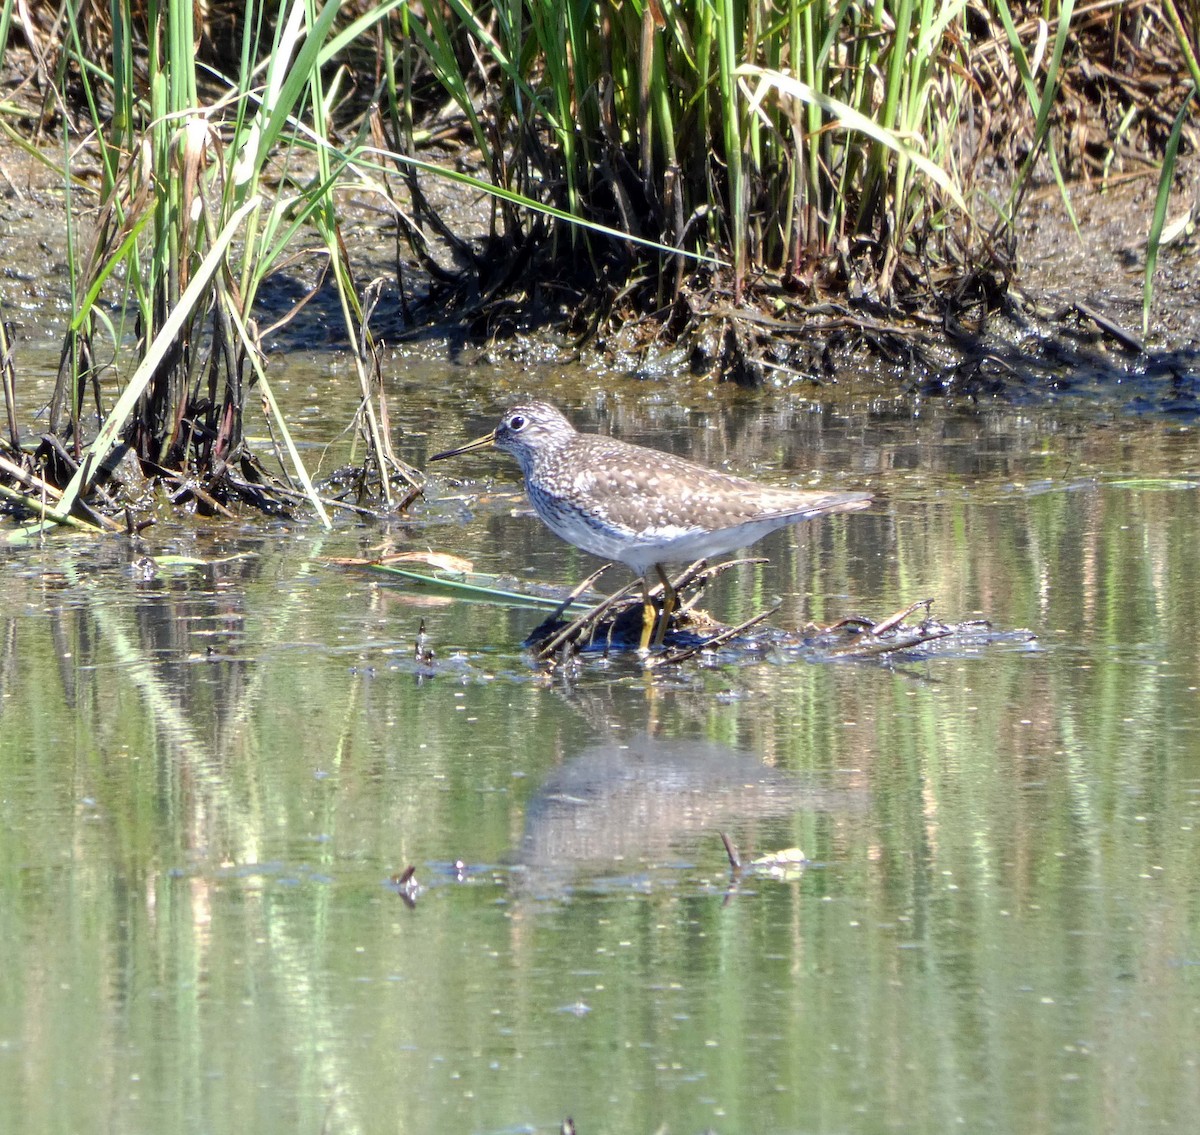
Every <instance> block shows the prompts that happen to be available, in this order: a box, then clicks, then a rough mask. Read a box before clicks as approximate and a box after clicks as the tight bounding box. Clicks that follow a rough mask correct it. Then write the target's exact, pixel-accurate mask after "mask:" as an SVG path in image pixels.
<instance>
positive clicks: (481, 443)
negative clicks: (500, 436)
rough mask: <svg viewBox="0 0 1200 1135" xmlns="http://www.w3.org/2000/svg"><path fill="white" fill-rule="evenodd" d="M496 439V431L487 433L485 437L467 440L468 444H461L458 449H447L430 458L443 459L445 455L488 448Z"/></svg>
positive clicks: (453, 455)
mask: <svg viewBox="0 0 1200 1135" xmlns="http://www.w3.org/2000/svg"><path fill="white" fill-rule="evenodd" d="M495 440H496V431H495V430H492V432H491V433H486V434H484V435H483V437H477V438H476V439H475V440H474V441H469V442H467V444H466V445H460V446H459V447H458V448H457V449H447V450H445V451H444V452H442V453H435V454H434V455H433V456H432V457H431V458H430V459H429V460H430V461H441V460H442V458H443V457H457V456H458V455H459V454H460V453H470V452H471V450H472V449H486V448H487V447H488V446H489V445H492V444H493V443H494V442H495Z"/></svg>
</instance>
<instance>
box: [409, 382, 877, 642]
mask: <svg viewBox="0 0 1200 1135" xmlns="http://www.w3.org/2000/svg"><path fill="white" fill-rule="evenodd" d="M489 445H494V446H495V447H496V448H497V449H502V450H504V451H505V452H506V453H511V454H512V455H513V456H514V457H515V458H516V459H517V460H518V461H519V462H520V463H521V472H522V473H524V474H525V492H526V493H527V494H528V495H529V501H530V503H531V504H532V505H533V507H534V509H535V510H536V511H537V514H538V516H540V517H541V518H542V520H543V521H544V522H545V523H546V525H547V526H548V527H549V528H550V530H551V531H552V532H554V533H555V534H556V535H558V536H561V537H562V538H563V539H564V540H566V541H567V542H568V543H569V544H574V545H575V546H576V547H577V548H582V549H583V550H584V551H585V552H591V553H592V554H593V555H597V556H602V557H604V558H605V559H608V560H616V561H617V562H619V563H622V564H624V565H625V566H626V567H628V568H631V569H632V570H633V571H635V572H637V574H638V575H639V576H641V579H642V639H641V647H640V649H641V650H643V651H644V650H646V649H647V647H648V646H649V645H650V640H651V636H652V634H653V632H654V624H655V617H654V607H653V605H652V604H651V602H650V593H649V592H650V584H649V580H650V572H651V571H654V572H655V573H657V575H658V578H659V579H660V580H661V581H662V584H663V595H664V598H663V613H662V618H661V619H660V620H659V622H658V630H657V634H655V635H654V645H655V646H661V645H662V641H663V636H664V635H665V634H666V629H667V621H668V619H669V617H670V613H671V611H672V609H673V608H674V605H675V595H674V592H673V590H672V588H671V584H670V582H669V581H668V580H667V577H666V575H665V574H664V573H663V570H662V565H663V564H668V563H687V562H691V561H692V560H698V559H705V558H708V557H710V556H717V555H723V554H726V553H728V552H733V551H736V550H737V549H738V548H744V547H746V546H747V545H749V544H753V543H754V541H755V540H760V539H761V538H762V537H763V536H765V535H767V533H768V532H773V531H775V529H776V528H782V527H783V526H784V525H786V524H795V523H798V522H799V521H801V520H812V519H813V518H814V517H817V516H826V515H828V514H830V513H834V512H856V511H857V510H858V509H860V508H866V507H867V505H868V504H869V503H870V500H871V498H870V496H869V494H867V493H829V492H822V491H820V490H806V489H781V488H773V487H771V486H770V485H760V484H758V483H756V482H754V481H749V480H747V479H746V478H744V477H734V476H732V475H731V474H729V473H720V472H717V471H716V470H715V469H707V468H705V467H704V466H703V465H696V464H695V463H694V462H691V461H685V460H684V459H683V458H682V457H676V456H675V455H674V454H671V453H660V452H659V451H658V450H655V449H646V448H645V447H644V446H640V445H631V444H630V443H629V442H625V441H618V440H617V439H616V438H611V437H602V436H600V435H598V434H581V433H579V432H578V431H577V430H576V429H575V427H574V426H572V425H571V423H570V422H569V421H567V419H566V418H565V417H563V415H562V414H560V413H559V412H558V410H556V409H555V408H554V407H553V406H550V405H548V404H547V403H545V402H525V403H523V404H522V405H520V406H513V407H512V409H510V410H509V411H507V413H505V415H504V417H503V418H501V419H500V424H499V425H498V426H497V427H496V428H495V429H494V430H492V431H491V432H490V433H487V434H484V435H483V437H479V438H476V439H475V440H474V441H469V442H467V444H466V445H460V446H459V447H458V448H457V449H447V450H446V451H445V452H444V453H435V454H434V455H433V456H432V457H431V458H430V460H431V461H440V460H442V458H444V457H456V456H457V455H458V454H460V453H468V452H469V451H471V450H473V449H483V448H485V447H486V446H489Z"/></svg>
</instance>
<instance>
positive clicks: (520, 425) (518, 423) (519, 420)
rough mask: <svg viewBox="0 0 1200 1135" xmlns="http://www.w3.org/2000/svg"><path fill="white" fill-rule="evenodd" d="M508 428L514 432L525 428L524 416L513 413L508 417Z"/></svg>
mask: <svg viewBox="0 0 1200 1135" xmlns="http://www.w3.org/2000/svg"><path fill="white" fill-rule="evenodd" d="M508 428H509V429H510V430H513V431H514V432H516V431H518V430H523V429H524V428H525V418H524V416H523V415H521V414H513V416H512V417H511V418H509V419H508Z"/></svg>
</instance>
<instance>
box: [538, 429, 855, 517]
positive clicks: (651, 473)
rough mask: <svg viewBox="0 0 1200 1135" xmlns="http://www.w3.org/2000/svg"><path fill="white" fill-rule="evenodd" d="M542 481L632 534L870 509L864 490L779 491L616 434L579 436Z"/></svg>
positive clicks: (563, 452) (562, 453)
mask: <svg viewBox="0 0 1200 1135" xmlns="http://www.w3.org/2000/svg"><path fill="white" fill-rule="evenodd" d="M557 456H558V457H559V459H560V460H559V461H557V462H556V465H557V466H558V467H557V468H556V469H554V470H552V471H550V470H547V471H546V472H549V473H551V475H550V476H549V477H545V478H544V480H547V481H552V482H555V483H557V484H560V485H562V486H563V487H564V488H565V490H566V491H565V492H564V493H563V494H562V495H564V496H565V497H568V498H569V499H571V500H572V501H573V502H574V503H575V504H576V505H579V506H585V507H586V510H587V511H591V512H595V513H598V514H602V516H603V518H604V520H605V521H606V523H607V524H609V525H611V526H612V527H615V528H619V529H623V530H625V531H629V532H634V531H637V532H641V533H644V534H649V533H650V532H653V531H663V532H671V533H672V534H675V535H679V534H682V533H684V532H688V531H695V532H716V531H720V530H722V529H726V528H731V527H737V526H738V525H741V524H744V523H748V522H750V521H769V520H771V519H778V521H779V523H780V524H781V525H782V524H784V523H787V522H789V521H790V520H803V519H808V518H809V517H815V516H822V515H826V514H828V513H833V512H847V511H852V510H855V509H858V508H863V507H865V505H866V503H867V501H868V497H867V495H866V494H865V493H831V492H824V491H812V490H797V489H779V488H774V487H772V486H767V485H761V484H759V483H757V482H755V481H750V480H747V479H746V478H744V477H735V476H733V475H732V474H729V473H722V472H719V471H718V470H715V469H707V468H705V467H704V466H703V465H697V464H695V463H694V462H691V461H687V460H685V459H684V458H682V457H676V456H675V455H673V454H669V453H659V452H657V451H654V450H647V449H643V448H642V447H641V446H636V445H630V444H628V443H626V442H621V441H618V440H616V439H614V438H604V437H597V436H593V435H579V436H578V438H577V444H575V445H572V446H570V447H569V448H568V449H567V450H565V451H560V453H559V454H558V455H557ZM585 502H586V505H585Z"/></svg>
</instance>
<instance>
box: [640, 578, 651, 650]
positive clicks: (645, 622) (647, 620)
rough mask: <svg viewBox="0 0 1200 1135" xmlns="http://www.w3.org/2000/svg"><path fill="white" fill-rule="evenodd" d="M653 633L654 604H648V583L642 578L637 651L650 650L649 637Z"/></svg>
mask: <svg viewBox="0 0 1200 1135" xmlns="http://www.w3.org/2000/svg"><path fill="white" fill-rule="evenodd" d="M653 633H654V604H653V603H651V602H650V581H649V580H648V579H647V578H646V577H645V576H642V641H641V642H639V643H638V650H639V651H641V652H643V653H644V652H645V651H647V650H649V649H650V636H651V635H652V634H653Z"/></svg>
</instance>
